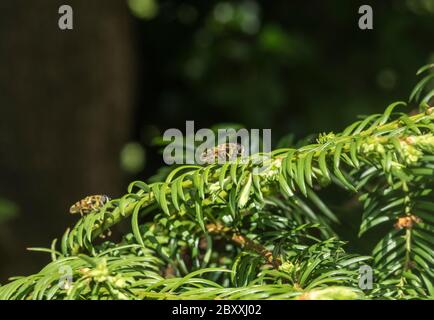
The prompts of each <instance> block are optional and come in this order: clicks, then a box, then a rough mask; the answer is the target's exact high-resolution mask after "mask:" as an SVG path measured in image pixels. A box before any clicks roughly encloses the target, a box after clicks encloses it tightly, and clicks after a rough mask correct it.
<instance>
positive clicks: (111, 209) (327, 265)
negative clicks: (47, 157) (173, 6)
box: [0, 65, 434, 299]
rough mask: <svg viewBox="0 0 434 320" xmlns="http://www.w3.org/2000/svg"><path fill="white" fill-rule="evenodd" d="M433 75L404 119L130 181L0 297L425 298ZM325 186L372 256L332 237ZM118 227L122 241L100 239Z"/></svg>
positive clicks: (430, 231) (426, 73) (433, 225)
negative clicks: (344, 203)
mask: <svg viewBox="0 0 434 320" xmlns="http://www.w3.org/2000/svg"><path fill="white" fill-rule="evenodd" d="M433 68H434V65H429V66H426V67H424V68H422V69H421V70H420V71H419V72H418V74H420V75H421V77H422V79H421V80H420V82H419V83H418V84H417V86H416V87H415V89H414V90H413V92H412V93H411V96H410V99H409V102H410V103H411V104H412V105H417V106H418V108H419V111H418V112H413V113H412V114H411V115H410V114H409V113H408V111H409V108H408V107H407V109H406V105H407V103H405V102H396V103H393V104H391V105H390V106H388V107H387V108H386V110H385V111H384V113H381V114H374V115H369V116H366V117H363V118H362V119H361V120H358V121H356V122H354V123H353V124H351V125H349V126H348V127H346V128H345V129H344V130H343V131H342V132H340V133H329V134H321V135H319V137H318V139H317V140H316V142H315V143H313V144H309V145H305V146H302V147H301V148H291V147H288V148H280V149H277V150H274V151H272V152H271V153H270V154H267V155H266V156H267V157H265V158H264V157H260V156H259V155H252V156H250V157H249V158H248V159H243V161H242V160H241V159H238V160H236V161H234V162H232V163H226V164H223V165H220V164H211V165H206V166H191V165H189V166H182V167H177V168H175V169H173V170H172V171H171V172H170V174H169V175H168V176H167V178H166V179H165V181H159V182H154V183H151V184H147V183H145V182H143V181H134V182H132V183H131V184H130V185H129V187H128V190H127V193H126V194H125V195H123V196H122V197H120V198H118V199H113V200H111V201H110V202H108V203H107V204H105V205H104V207H102V208H101V209H100V210H97V211H94V212H91V213H90V214H88V215H86V216H84V217H82V218H81V219H80V220H79V221H78V222H77V223H76V225H75V226H73V227H72V228H70V229H68V230H66V232H65V233H64V235H63V237H61V238H60V239H59V240H57V239H56V240H54V241H53V243H52V245H51V248H48V249H44V248H33V250H36V251H44V252H47V253H48V254H50V255H51V258H52V262H50V263H49V264H48V265H46V266H45V267H44V268H43V269H42V270H41V271H40V272H39V273H36V274H33V275H30V276H26V277H16V278H13V279H11V281H10V282H9V283H7V284H5V285H3V286H0V299H432V298H434V287H433V281H434V269H433V266H434V251H433V247H434V216H433V212H434V197H433V187H434V178H433V177H434V175H433V174H434V135H433V133H434V113H433V110H434V109H433V107H432V100H433V97H434V89H433V86H432V82H433V81H432V80H433V78H434V73H432V72H431V71H432V70H433ZM258 168H261V169H260V170H256V169H258ZM333 188H338V189H342V190H343V194H344V195H345V196H346V197H347V198H348V199H350V200H351V199H352V200H353V201H355V202H356V205H355V206H353V207H349V209H347V211H354V210H356V209H354V208H358V209H357V210H358V211H360V214H359V221H360V223H359V236H360V237H363V236H364V235H366V234H370V233H371V234H372V232H374V231H375V235H376V239H377V238H378V241H376V244H375V245H373V246H372V248H371V251H370V253H369V254H358V253H357V252H356V251H355V250H348V247H349V246H348V245H351V243H347V242H345V241H342V239H341V238H340V237H339V235H338V232H337V230H338V229H339V228H340V227H341V228H342V221H341V220H342V217H341V216H338V215H337V214H336V213H335V212H333V210H332V209H330V207H331V206H330V203H328V201H327V197H326V196H323V195H324V194H325V195H326V193H324V191H326V190H328V189H332V190H335V189H333ZM125 221H126V222H127V223H128V229H129V231H128V232H127V233H126V234H124V235H123V237H122V239H118V240H111V239H110V238H106V239H105V240H101V237H104V236H107V232H108V230H109V229H110V228H113V227H114V226H116V225H118V224H121V223H124V222H125ZM124 228H125V227H124ZM373 230H374V231H373ZM363 266H369V267H371V268H372V270H373V283H372V286H369V287H367V288H366V287H364V288H361V286H360V277H361V273H360V270H361V269H360V268H361V267H363Z"/></svg>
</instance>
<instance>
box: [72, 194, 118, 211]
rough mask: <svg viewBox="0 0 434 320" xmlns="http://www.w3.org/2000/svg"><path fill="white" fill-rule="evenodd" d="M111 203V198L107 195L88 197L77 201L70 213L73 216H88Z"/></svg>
mask: <svg viewBox="0 0 434 320" xmlns="http://www.w3.org/2000/svg"><path fill="white" fill-rule="evenodd" d="M108 201H110V198H109V197H108V196H106V195H93V196H87V197H86V198H84V199H81V200H80V201H77V202H76V203H75V204H73V205H72V206H71V208H70V209H69V212H70V213H71V214H76V213H80V215H82V216H83V215H84V214H88V213H90V212H91V211H94V210H98V209H99V208H101V207H102V206H103V205H104V204H106V203H107V202H108Z"/></svg>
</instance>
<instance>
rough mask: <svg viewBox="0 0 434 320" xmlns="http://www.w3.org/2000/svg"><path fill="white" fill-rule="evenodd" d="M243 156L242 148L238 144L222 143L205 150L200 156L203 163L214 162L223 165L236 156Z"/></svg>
mask: <svg viewBox="0 0 434 320" xmlns="http://www.w3.org/2000/svg"><path fill="white" fill-rule="evenodd" d="M243 155H244V147H243V146H242V145H241V144H238V143H222V144H219V145H218V146H216V147H214V148H210V149H207V150H205V151H204V152H203V153H202V155H201V156H200V160H201V161H202V162H204V163H208V164H212V163H215V162H218V163H224V162H227V161H233V160H235V159H236V158H237V157H238V156H243Z"/></svg>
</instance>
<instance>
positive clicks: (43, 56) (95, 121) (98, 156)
mask: <svg viewBox="0 0 434 320" xmlns="http://www.w3.org/2000/svg"><path fill="white" fill-rule="evenodd" d="M64 3H65V2H64V1H56V0H44V1H28V0H25V1H23V0H2V1H1V3H0V152H1V155H0V197H5V198H8V199H10V200H12V201H14V202H15V203H17V204H18V205H19V207H20V215H19V217H18V218H17V219H14V220H13V221H12V222H11V223H8V224H7V225H3V226H1V228H3V229H5V228H8V232H7V233H2V235H1V236H0V241H1V243H0V255H1V258H0V261H1V262H0V280H4V278H5V276H12V275H17V274H21V273H28V272H33V271H36V270H38V269H39V268H40V267H41V265H42V263H43V262H45V261H46V259H48V257H46V256H44V255H43V254H39V253H27V252H25V248H26V247H28V246H45V247H47V246H49V244H50V241H51V239H53V238H55V237H59V236H61V234H62V233H63V231H64V230H65V229H66V227H67V226H68V225H69V224H72V222H73V221H75V220H76V219H77V217H70V216H69V215H68V209H69V206H70V205H71V204H72V203H73V202H75V201H76V200H78V199H80V198H81V197H83V196H86V195H88V194H94V193H105V194H109V195H114V196H116V195H118V194H119V192H120V191H121V190H123V189H124V185H123V181H122V176H121V172H120V170H119V166H118V163H119V161H118V155H119V150H120V148H121V146H122V145H123V143H124V142H125V141H126V140H127V138H128V133H129V127H130V117H131V111H132V107H133V103H134V102H133V84H134V82H135V74H134V70H135V67H134V64H133V62H134V61H135V57H134V54H133V52H134V50H133V48H132V43H133V41H132V32H131V31H132V30H131V28H130V27H131V26H130V22H131V21H130V16H129V13H128V9H127V7H126V4H125V1H119V0H93V1H89V0H75V1H71V2H69V3H70V5H71V6H72V8H73V10H74V30H71V31H61V30H60V29H59V28H58V19H59V14H58V9H59V7H60V5H62V4H64ZM0 232H1V229H0ZM6 237H7V239H5V238H6Z"/></svg>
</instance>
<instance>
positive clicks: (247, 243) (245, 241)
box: [206, 223, 282, 269]
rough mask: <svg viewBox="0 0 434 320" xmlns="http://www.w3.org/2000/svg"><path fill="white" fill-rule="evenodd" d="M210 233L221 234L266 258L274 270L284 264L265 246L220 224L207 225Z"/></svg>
mask: <svg viewBox="0 0 434 320" xmlns="http://www.w3.org/2000/svg"><path fill="white" fill-rule="evenodd" d="M206 228H207V230H208V232H209V233H214V234H220V235H222V236H224V237H225V238H228V239H230V240H231V241H232V242H234V243H235V244H237V245H239V246H240V247H242V248H246V249H247V250H250V251H253V252H256V253H257V254H259V255H261V256H263V257H264V259H265V260H266V261H267V262H268V263H270V264H272V265H273V267H274V268H276V269H278V268H279V266H280V265H281V264H282V262H281V261H280V259H279V258H275V257H273V253H272V252H271V251H270V250H268V249H267V248H265V247H264V246H263V245H261V244H259V243H257V242H255V241H253V240H251V239H249V238H248V237H246V236H244V235H242V234H240V233H239V232H234V231H233V230H231V229H230V228H229V227H226V226H224V225H222V224H220V223H216V224H215V223H210V224H207V225H206Z"/></svg>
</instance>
